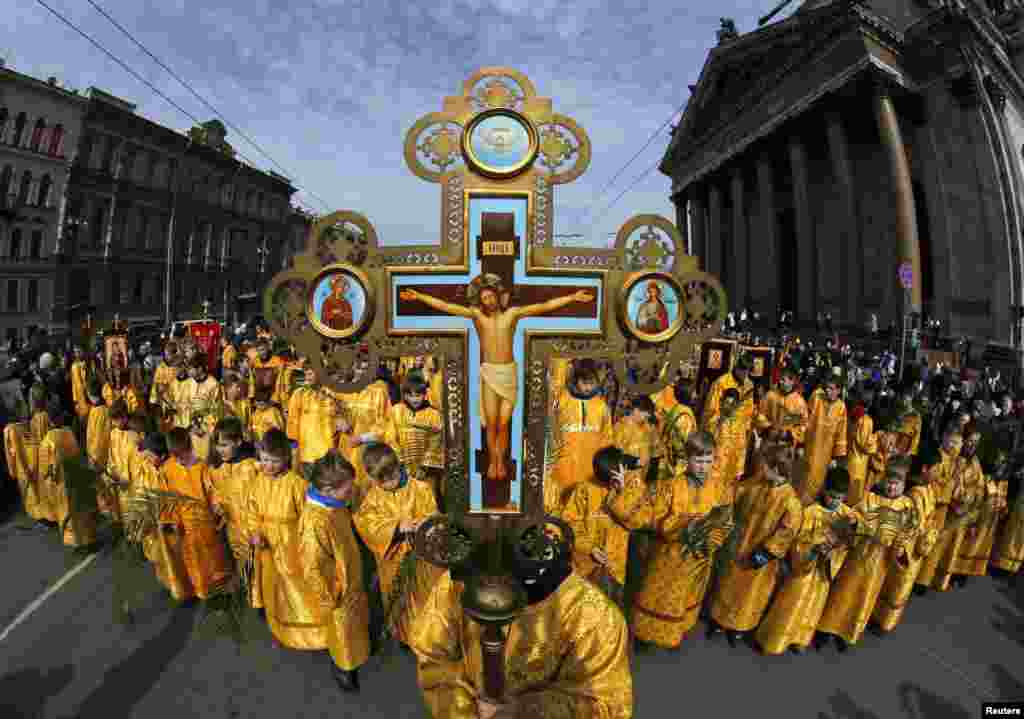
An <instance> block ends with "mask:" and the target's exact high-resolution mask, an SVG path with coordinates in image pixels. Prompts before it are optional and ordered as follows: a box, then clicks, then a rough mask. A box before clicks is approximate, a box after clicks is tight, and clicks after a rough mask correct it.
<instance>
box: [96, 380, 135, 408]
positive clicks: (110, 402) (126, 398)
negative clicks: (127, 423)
mask: <svg viewBox="0 0 1024 719" xmlns="http://www.w3.org/2000/svg"><path fill="white" fill-rule="evenodd" d="M117 400H122V401H123V402H124V404H125V406H126V407H127V408H128V414H137V413H138V412H139V411H140V410H141V409H142V399H141V398H140V397H139V393H138V392H137V391H136V389H135V388H134V387H132V386H131V385H127V386H125V387H117V388H115V387H114V386H113V385H112V384H110V383H109V382H108V383H107V384H105V385H103V403H104V404H106V405H107V406H108V407H112V406H114V402H116V401H117Z"/></svg>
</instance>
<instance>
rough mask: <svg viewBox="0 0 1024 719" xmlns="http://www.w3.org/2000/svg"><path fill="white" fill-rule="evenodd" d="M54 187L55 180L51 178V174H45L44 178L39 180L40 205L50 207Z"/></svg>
mask: <svg viewBox="0 0 1024 719" xmlns="http://www.w3.org/2000/svg"><path fill="white" fill-rule="evenodd" d="M52 188H53V180H52V179H50V175H49V174H46V175H43V179H42V180H41V181H40V182H39V203H38V204H39V206H40V207H49V206H50V191H51V190H52Z"/></svg>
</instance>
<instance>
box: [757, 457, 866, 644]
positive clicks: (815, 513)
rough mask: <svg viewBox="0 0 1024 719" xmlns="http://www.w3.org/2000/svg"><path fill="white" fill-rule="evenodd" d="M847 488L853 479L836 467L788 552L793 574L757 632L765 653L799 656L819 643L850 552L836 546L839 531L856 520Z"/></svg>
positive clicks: (826, 478)
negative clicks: (824, 618) (817, 636)
mask: <svg viewBox="0 0 1024 719" xmlns="http://www.w3.org/2000/svg"><path fill="white" fill-rule="evenodd" d="M848 489H849V474H848V473H847V471H846V470H845V469H843V468H842V467H834V468H833V469H830V470H829V471H828V474H827V475H826V477H825V490H824V492H822V494H821V498H820V501H818V502H815V503H814V504H812V505H810V506H809V507H805V508H804V510H803V515H802V517H803V519H802V522H801V524H800V533H799V534H798V535H797V538H796V541H795V542H794V543H793V546H792V547H791V548H790V552H789V560H790V565H791V566H792V568H793V571H792V573H791V574H790V575H789V576H788V577H786V578H785V579H784V580H783V584H782V587H781V588H780V589H779V591H778V592H777V593H776V594H775V597H774V598H773V599H772V603H771V606H770V607H769V608H768V612H767V613H766V614H765V615H764V618H763V619H762V620H761V624H760V625H759V626H758V628H757V631H756V632H755V633H754V640H755V641H756V642H757V644H758V646H760V647H761V651H763V652H764V653H765V654H782V653H783V652H785V651H786V650H787V649H789V650H790V651H792V652H794V653H796V654H800V653H802V652H803V651H804V650H805V649H806V648H807V647H808V646H809V645H810V644H811V642H812V641H814V638H815V634H816V633H817V630H818V622H819V621H820V620H821V615H822V613H823V612H824V611H825V602H826V601H827V600H828V595H829V591H830V590H831V589H832V582H833V581H835V578H836V576H837V575H838V574H839V570H840V569H841V568H842V566H843V562H844V561H846V555H847V551H848V548H847V547H846V546H844V545H842V544H841V543H839V542H838V541H837V536H836V532H835V528H836V527H837V526H838V524H839V523H840V522H844V523H850V524H855V523H856V521H857V514H856V512H855V511H854V510H853V509H852V508H851V507H850V506H849V505H847V504H846V502H845V501H844V498H845V497H846V492H847V490H848Z"/></svg>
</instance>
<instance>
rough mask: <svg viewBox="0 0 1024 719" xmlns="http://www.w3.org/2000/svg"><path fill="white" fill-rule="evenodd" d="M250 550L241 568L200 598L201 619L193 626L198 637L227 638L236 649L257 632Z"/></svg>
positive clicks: (246, 642) (248, 641)
mask: <svg viewBox="0 0 1024 719" xmlns="http://www.w3.org/2000/svg"><path fill="white" fill-rule="evenodd" d="M253 559H254V557H253V553H252V552H251V553H250V557H249V559H248V561H247V562H246V563H245V564H244V565H243V571H242V572H241V573H240V574H238V575H235V576H231V577H228V578H226V579H224V580H223V581H222V582H221V583H220V584H218V585H217V586H215V587H213V588H212V589H211V590H210V593H209V596H208V597H207V598H206V599H205V600H204V601H203V613H202V618H201V619H200V620H199V624H198V625H197V626H196V636H197V637H198V638H200V639H219V638H221V637H226V638H228V639H231V640H232V641H234V642H235V644H236V646H237V647H238V649H239V650H241V649H242V648H244V647H245V646H246V645H248V644H249V643H250V642H251V641H252V640H253V638H254V637H255V636H256V634H257V633H258V632H259V630H260V628H261V626H262V623H261V621H260V616H259V612H257V611H256V610H255V609H253V607H252V602H251V601H250V598H251V597H252V580H253V573H252V567H253Z"/></svg>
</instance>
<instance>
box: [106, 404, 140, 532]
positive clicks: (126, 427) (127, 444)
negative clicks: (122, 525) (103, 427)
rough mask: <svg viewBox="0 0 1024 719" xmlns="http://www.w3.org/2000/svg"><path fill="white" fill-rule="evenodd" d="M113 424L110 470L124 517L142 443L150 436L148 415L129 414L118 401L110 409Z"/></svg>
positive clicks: (121, 514) (119, 509) (119, 508)
mask: <svg viewBox="0 0 1024 719" xmlns="http://www.w3.org/2000/svg"><path fill="white" fill-rule="evenodd" d="M110 424H111V428H110V461H109V462H108V463H107V469H108V472H109V474H110V475H111V479H112V480H113V483H114V485H115V491H116V496H117V498H118V505H117V509H118V511H119V514H120V516H121V517H123V516H124V512H125V509H127V506H128V501H129V499H130V497H131V493H132V487H133V486H134V484H135V482H136V479H137V478H136V476H135V473H136V471H137V469H136V464H137V462H138V461H139V452H138V446H139V442H141V441H142V440H143V438H145V436H146V418H145V417H143V416H142V415H138V414H134V415H129V414H128V410H127V407H126V406H125V404H124V403H123V402H115V403H114V406H113V407H111V408H110Z"/></svg>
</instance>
